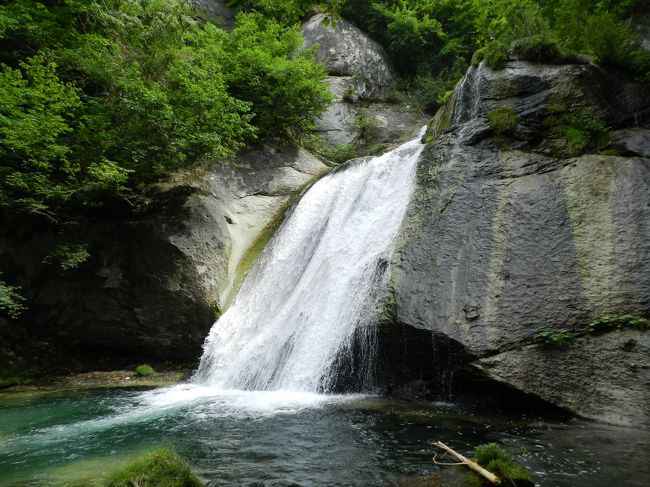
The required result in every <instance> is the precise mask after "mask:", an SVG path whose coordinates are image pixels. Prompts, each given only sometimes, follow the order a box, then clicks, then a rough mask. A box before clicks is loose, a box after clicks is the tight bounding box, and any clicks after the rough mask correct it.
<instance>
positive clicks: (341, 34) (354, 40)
mask: <svg viewBox="0 0 650 487" xmlns="http://www.w3.org/2000/svg"><path fill="white" fill-rule="evenodd" d="M302 30H303V34H304V36H305V45H306V46H307V47H311V46H313V45H316V44H317V45H318V49H317V50H316V53H315V55H316V61H317V62H319V63H320V64H322V65H323V66H324V67H325V70H326V71H327V72H328V73H329V74H330V75H332V76H342V77H349V78H352V79H351V80H350V83H349V85H348V88H349V89H350V90H351V96H353V97H356V98H365V99H381V98H383V97H384V96H385V94H386V92H387V91H388V89H389V88H390V86H391V83H392V81H393V78H394V76H395V75H394V71H393V68H392V64H391V62H390V59H389V58H388V56H387V55H386V53H385V52H384V50H383V49H382V48H381V46H380V45H379V44H377V43H376V42H375V41H373V40H372V39H370V38H369V37H368V36H367V35H366V34H364V33H363V32H362V31H360V30H359V29H357V28H356V27H355V26H354V25H352V24H351V23H350V22H348V21H347V20H345V19H340V20H338V21H336V22H334V23H331V22H327V21H326V17H325V16H324V15H323V14H318V15H315V16H314V17H312V18H311V19H309V20H308V21H307V22H306V23H305V24H304V25H303V27H302Z"/></svg>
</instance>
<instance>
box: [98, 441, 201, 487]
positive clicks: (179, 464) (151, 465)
mask: <svg viewBox="0 0 650 487" xmlns="http://www.w3.org/2000/svg"><path fill="white" fill-rule="evenodd" d="M104 485H105V487H133V486H136V485H137V486H138V487H203V483H202V482H201V481H200V480H199V479H198V478H197V477H196V476H195V475H194V474H193V473H192V470H191V469H190V467H189V465H188V464H187V463H186V462H185V461H184V460H183V459H182V458H181V457H179V456H178V455H177V454H176V453H175V452H174V451H172V450H170V449H167V448H161V449H158V450H155V451H153V452H151V453H147V454H145V455H143V456H142V457H139V458H138V459H136V460H135V461H133V462H132V463H129V464H128V465H126V466H125V467H123V468H121V469H120V470H117V471H115V472H113V473H112V474H111V475H109V477H108V479H107V480H106V483H105V484H104Z"/></svg>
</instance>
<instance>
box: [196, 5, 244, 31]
mask: <svg viewBox="0 0 650 487" xmlns="http://www.w3.org/2000/svg"><path fill="white" fill-rule="evenodd" d="M190 3H191V5H192V6H193V7H195V8H196V9H197V10H198V11H199V14H200V15H205V16H206V17H207V18H208V19H209V20H213V21H215V23H216V24H217V25H219V24H221V25H222V26H223V27H225V28H226V29H228V30H232V28H233V27H234V26H235V12H234V10H232V9H231V8H229V7H227V6H226V2H225V0H191V2H190Z"/></svg>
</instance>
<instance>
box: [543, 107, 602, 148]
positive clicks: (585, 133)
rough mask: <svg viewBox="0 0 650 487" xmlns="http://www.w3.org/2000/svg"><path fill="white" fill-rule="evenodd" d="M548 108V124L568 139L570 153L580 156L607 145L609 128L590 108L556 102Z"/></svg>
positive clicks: (553, 130)
mask: <svg viewBox="0 0 650 487" xmlns="http://www.w3.org/2000/svg"><path fill="white" fill-rule="evenodd" d="M548 110H549V116H548V117H547V118H546V125H547V126H548V127H549V129H550V130H551V132H555V133H556V134H557V135H559V136H561V137H563V138H564V139H565V140H566V143H567V149H568V151H569V155H571V156H578V155H580V154H584V153H585V152H588V151H590V150H598V149H600V148H601V147H604V146H605V145H606V143H607V133H608V131H607V128H606V127H605V125H603V123H602V122H601V121H600V120H599V119H598V118H597V117H596V116H595V115H594V114H593V113H592V112H591V110H590V109H588V108H586V107H584V106H583V105H581V104H578V103H575V104H571V105H565V104H562V103H554V104H551V105H549V107H548Z"/></svg>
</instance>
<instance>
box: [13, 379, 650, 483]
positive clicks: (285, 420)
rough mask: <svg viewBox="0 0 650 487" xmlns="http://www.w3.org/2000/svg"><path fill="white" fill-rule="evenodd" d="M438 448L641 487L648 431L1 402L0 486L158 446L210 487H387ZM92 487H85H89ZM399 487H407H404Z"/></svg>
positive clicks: (464, 412) (349, 411) (334, 409)
mask: <svg viewBox="0 0 650 487" xmlns="http://www.w3.org/2000/svg"><path fill="white" fill-rule="evenodd" d="M437 440H441V441H443V442H446V443H447V444H449V445H451V446H453V447H454V448H456V449H457V450H459V451H461V452H463V453H467V454H469V453H470V452H471V450H472V449H473V448H474V447H475V446H476V445H478V444H481V443H487V442H498V443H500V444H501V445H502V446H503V447H504V448H505V449H506V450H507V451H508V452H509V453H510V454H512V455H513V456H514V457H515V459H516V460H517V461H519V462H521V463H522V464H523V465H525V466H526V467H527V468H528V469H529V470H530V471H531V473H532V475H533V477H534V479H535V481H536V482H537V484H538V485H540V486H566V487H587V486H589V487H599V486H603V487H605V486H607V487H609V486H611V485H616V486H619V487H622V486H639V487H640V486H645V485H647V481H648V479H649V478H650V465H648V464H647V462H639V461H638V459H643V458H650V435H648V432H647V431H639V430H636V429H633V428H623V427H615V426H608V425H602V424H596V423H592V422H588V421H582V420H570V421H566V422H560V421H555V420H542V419H535V418H524V417H516V416H504V415H497V414H495V413H491V414H486V413H482V412H480V411H473V410H471V409H468V408H466V407H461V406H458V405H453V404H441V403H426V402H405V401H396V400H390V399H386V398H381V397H375V396H362V395H346V396H336V395H319V394H312V393H294V392H287V391H272V392H253V391H222V390H218V389H215V388H211V387H204V386H197V385H179V386H174V387H168V388H162V389H155V390H149V391H133V390H98V391H84V392H77V393H70V392H68V393H49V394H26V393H25V394H23V393H11V394H0V485H2V486H11V485H16V486H46V485H47V486H49V485H60V486H63V485H75V486H88V487H91V486H93V485H100V484H101V477H102V475H104V474H105V473H106V472H108V471H110V470H111V469H112V468H114V467H115V466H116V465H119V464H120V463H123V462H124V461H125V460H126V459H128V458H129V456H132V455H134V454H137V453H139V452H141V451H143V450H144V449H147V448H152V447H158V446H170V447H172V448H174V449H175V450H177V451H178V452H179V453H180V454H181V455H182V456H183V457H184V458H186V459H187V460H188V461H189V462H190V463H191V464H192V466H193V468H194V471H195V472H196V473H197V474H198V475H199V476H200V477H201V478H202V479H203V480H204V481H205V482H206V485H208V486H231V485H232V486H235V485H242V486H332V485H340V486H389V485H399V484H400V483H402V482H407V481H409V479H413V478H415V477H418V476H421V475H426V474H431V473H438V474H439V475H441V476H442V477H443V478H444V479H445V480H446V483H445V485H450V486H451V485H460V483H459V481H460V477H462V475H464V473H465V472H464V470H462V469H461V468H460V467H436V466H435V465H433V463H432V461H431V457H432V456H433V454H434V453H435V452H436V448H435V447H434V442H435V441H437ZM94 482H97V483H94ZM409 485H410V484H409Z"/></svg>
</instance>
